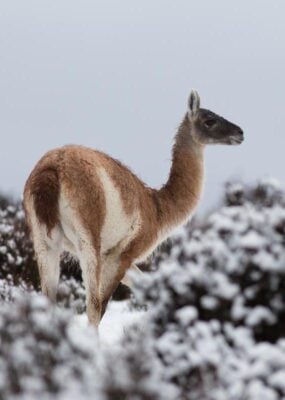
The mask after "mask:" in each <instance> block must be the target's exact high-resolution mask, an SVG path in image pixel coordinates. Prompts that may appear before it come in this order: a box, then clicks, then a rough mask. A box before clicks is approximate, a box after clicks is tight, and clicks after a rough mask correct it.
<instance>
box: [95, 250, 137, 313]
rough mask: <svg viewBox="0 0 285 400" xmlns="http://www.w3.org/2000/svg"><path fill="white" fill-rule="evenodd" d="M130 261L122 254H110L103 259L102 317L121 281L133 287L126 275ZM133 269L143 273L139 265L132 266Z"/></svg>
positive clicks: (101, 277) (101, 286)
mask: <svg viewBox="0 0 285 400" xmlns="http://www.w3.org/2000/svg"><path fill="white" fill-rule="evenodd" d="M130 264H131V263H130V261H129V259H126V258H125V257H123V256H122V255H119V256H118V255H117V256H116V255H112V256H108V257H106V258H105V259H103V260H102V269H101V276H100V279H101V285H100V288H101V291H100V293H101V299H102V313H101V318H102V317H103V315H104V313H105V311H106V307H107V305H108V302H109V300H110V298H111V297H112V295H113V294H114V292H115V290H116V289H117V287H118V285H119V283H120V282H123V283H125V284H127V286H129V287H131V286H132V284H131V280H130V279H129V278H128V277H127V276H126V275H125V273H126V271H127V269H128V268H130V267H129V266H130ZM131 268H132V269H134V270H136V271H139V272H140V273H142V272H141V271H140V270H139V268H138V267H136V266H135V265H134V266H132V267H131Z"/></svg>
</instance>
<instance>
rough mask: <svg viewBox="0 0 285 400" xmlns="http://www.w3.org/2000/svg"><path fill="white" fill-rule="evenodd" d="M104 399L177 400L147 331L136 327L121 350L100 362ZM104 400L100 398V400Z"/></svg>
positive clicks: (111, 351)
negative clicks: (164, 375) (164, 376)
mask: <svg viewBox="0 0 285 400" xmlns="http://www.w3.org/2000/svg"><path fill="white" fill-rule="evenodd" d="M100 369H101V373H100V393H101V396H102V400H114V399H118V400H174V399H177V398H178V397H177V396H178V394H179V391H178V390H177V389H176V388H175V386H174V385H172V384H171V383H168V382H167V381H166V380H165V379H164V378H163V369H162V364H161V362H160V361H159V359H158V358H157V354H156V352H155V350H154V347H153V341H152V339H151V337H150V336H149V332H148V328H147V327H146V328H144V329H142V327H140V328H139V329H138V328H133V329H132V330H131V331H130V332H128V333H127V334H126V336H125V337H124V338H123V341H122V343H120V349H119V351H118V349H117V350H115V351H114V349H110V350H109V351H107V352H105V354H104V360H103V362H102V363H101V368H100ZM100 399H101V398H100Z"/></svg>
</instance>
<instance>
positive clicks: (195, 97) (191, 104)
mask: <svg viewBox="0 0 285 400" xmlns="http://www.w3.org/2000/svg"><path fill="white" fill-rule="evenodd" d="M199 108H200V97H199V94H198V92H197V91H196V90H192V91H191V93H190V96H189V99H188V115H189V117H190V118H191V117H193V116H194V115H195V114H196V112H197V111H198V110H199Z"/></svg>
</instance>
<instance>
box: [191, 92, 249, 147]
mask: <svg viewBox="0 0 285 400" xmlns="http://www.w3.org/2000/svg"><path fill="white" fill-rule="evenodd" d="M187 116H188V119H189V122H190V124H191V135H192V137H193V139H194V140H195V142H198V143H200V144H203V145H205V144H240V143H241V142H242V141H243V131H242V130H241V128H240V127H239V126H237V125H235V124H233V123H231V122H229V121H227V120H226V119H224V118H223V117H220V116H219V115H217V114H215V113H213V112H212V111H209V110H206V109H204V108H200V97H199V95H198V93H197V92H196V91H195V90H192V92H191V94H190V96H189V99H188V113H187Z"/></svg>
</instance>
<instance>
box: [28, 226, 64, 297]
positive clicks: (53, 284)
mask: <svg viewBox="0 0 285 400" xmlns="http://www.w3.org/2000/svg"><path fill="white" fill-rule="evenodd" d="M33 242H34V250H35V255H36V259H37V263H38V269H39V275H40V283H41V289H42V293H43V294H44V295H45V296H47V297H48V298H49V299H50V300H51V301H52V302H55V301H56V295H57V287H58V281H59V272H60V270H59V268H60V266H59V264H60V253H61V243H62V234H61V232H60V229H58V228H55V229H54V230H53V231H52V232H51V235H50V237H48V236H47V233H46V229H45V227H44V226H41V227H40V226H37V227H35V226H34V227H33Z"/></svg>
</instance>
